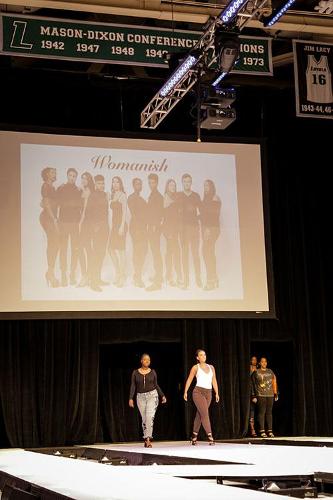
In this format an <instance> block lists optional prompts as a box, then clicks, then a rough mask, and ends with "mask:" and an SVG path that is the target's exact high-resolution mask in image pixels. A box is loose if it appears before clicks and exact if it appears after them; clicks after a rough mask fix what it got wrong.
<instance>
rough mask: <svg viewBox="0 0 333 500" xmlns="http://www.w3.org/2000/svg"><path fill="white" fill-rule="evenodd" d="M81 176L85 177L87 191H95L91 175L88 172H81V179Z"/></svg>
mask: <svg viewBox="0 0 333 500" xmlns="http://www.w3.org/2000/svg"><path fill="white" fill-rule="evenodd" d="M82 177H86V178H87V180H88V189H89V191H90V192H91V193H92V192H93V191H95V183H94V179H93V176H92V175H91V174H90V173H89V172H83V174H82V175H81V179H82Z"/></svg>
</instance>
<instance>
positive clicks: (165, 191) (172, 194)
mask: <svg viewBox="0 0 333 500" xmlns="http://www.w3.org/2000/svg"><path fill="white" fill-rule="evenodd" d="M171 182H173V183H174V185H175V188H176V190H175V192H174V193H172V192H171V191H170V190H169V186H170V184H171ZM164 194H167V195H168V196H170V198H171V199H174V198H175V196H176V194H177V184H176V181H175V179H168V180H167V181H166V184H165V190H164Z"/></svg>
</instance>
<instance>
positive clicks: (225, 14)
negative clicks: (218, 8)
mask: <svg viewBox="0 0 333 500" xmlns="http://www.w3.org/2000/svg"><path fill="white" fill-rule="evenodd" d="M247 1H248V0H232V1H231V2H230V3H229V4H228V5H227V6H226V8H225V9H223V10H222V12H221V14H220V15H219V18H220V19H221V20H222V21H223V22H224V24H229V23H230V22H231V21H232V20H233V18H234V17H235V16H237V14H238V12H239V11H240V10H241V9H242V8H243V7H244V5H245V4H246V2H247Z"/></svg>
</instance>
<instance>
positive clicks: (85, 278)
mask: <svg viewBox="0 0 333 500" xmlns="http://www.w3.org/2000/svg"><path fill="white" fill-rule="evenodd" d="M88 285H89V278H88V276H86V275H85V276H82V278H81V280H80V281H79V283H78V284H77V285H76V288H82V287H84V286H88Z"/></svg>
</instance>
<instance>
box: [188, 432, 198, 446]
mask: <svg viewBox="0 0 333 500" xmlns="http://www.w3.org/2000/svg"><path fill="white" fill-rule="evenodd" d="M197 441H198V433H197V432H193V433H192V437H191V440H190V443H191V444H192V445H193V446H195V445H196V444H197Z"/></svg>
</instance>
